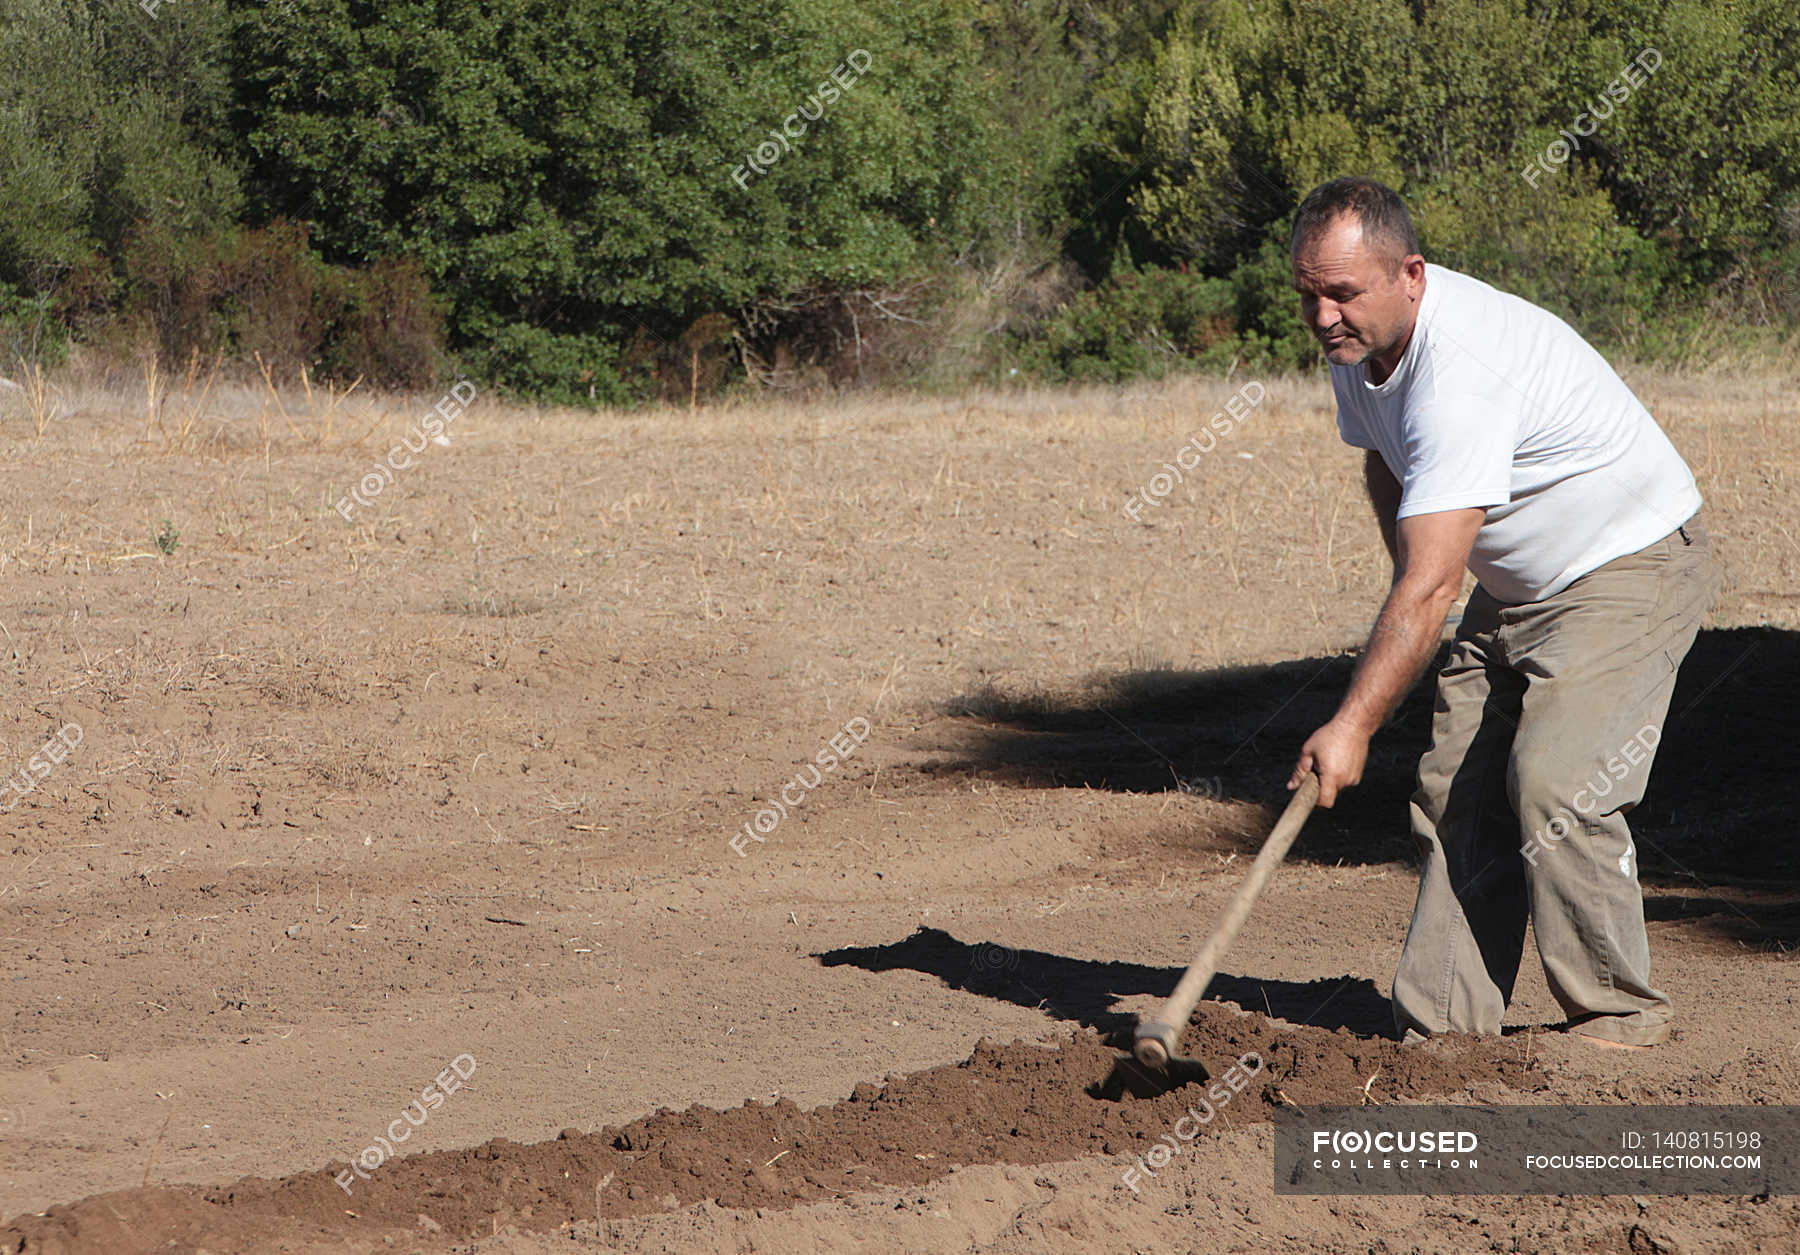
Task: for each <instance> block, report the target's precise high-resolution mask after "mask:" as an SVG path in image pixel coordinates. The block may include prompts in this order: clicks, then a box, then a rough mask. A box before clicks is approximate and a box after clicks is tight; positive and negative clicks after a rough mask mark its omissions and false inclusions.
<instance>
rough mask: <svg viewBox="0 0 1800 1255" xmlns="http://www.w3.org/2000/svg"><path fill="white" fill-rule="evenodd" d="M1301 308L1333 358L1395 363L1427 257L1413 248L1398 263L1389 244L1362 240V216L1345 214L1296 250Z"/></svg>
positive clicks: (1348, 362) (1343, 362) (1337, 362)
mask: <svg viewBox="0 0 1800 1255" xmlns="http://www.w3.org/2000/svg"><path fill="white" fill-rule="evenodd" d="M1293 262H1294V288H1295V290H1296V291H1298V292H1299V293H1300V316H1301V318H1302V319H1304V320H1305V322H1306V325H1307V328H1308V329H1309V330H1310V331H1311V332H1312V333H1313V335H1315V336H1317V337H1318V339H1319V343H1320V344H1321V345H1323V346H1324V348H1325V357H1326V359H1327V360H1328V361H1330V362H1331V364H1332V365H1334V366H1356V365H1359V364H1361V363H1362V362H1365V361H1367V360H1368V359H1369V358H1370V357H1372V356H1373V357H1378V358H1388V357H1391V358H1392V359H1393V360H1387V361H1383V362H1382V363H1381V364H1382V366H1383V367H1384V373H1385V371H1391V370H1392V369H1393V367H1394V365H1395V363H1396V362H1397V361H1398V359H1399V353H1400V350H1401V348H1402V347H1403V346H1404V345H1405V343H1406V341H1407V339H1408V338H1409V337H1410V336H1411V334H1412V325H1413V316H1414V313H1415V312H1416V310H1417V300H1418V298H1419V296H1420V295H1421V294H1422V293H1423V292H1424V290H1425V259H1424V258H1422V257H1420V256H1419V255H1418V254H1417V253H1414V254H1412V255H1410V256H1409V257H1407V258H1406V259H1405V261H1404V262H1403V263H1402V264H1401V266H1400V268H1399V273H1398V274H1396V273H1395V271H1394V259H1393V257H1392V255H1391V250H1384V249H1383V248H1382V247H1381V246H1380V245H1379V244H1378V243H1376V244H1367V243H1365V242H1364V240H1363V234H1362V224H1361V223H1359V222H1358V221H1357V220H1356V219H1355V218H1354V217H1353V216H1351V215H1350V214H1339V215H1338V217H1337V218H1336V219H1335V220H1334V221H1333V222H1332V223H1331V224H1330V225H1329V226H1327V227H1326V228H1325V229H1324V230H1323V231H1320V232H1318V233H1317V234H1316V235H1314V236H1313V237H1312V239H1310V240H1307V241H1305V242H1304V243H1302V244H1301V245H1300V247H1299V248H1298V249H1296V250H1295V252H1294V257H1293Z"/></svg>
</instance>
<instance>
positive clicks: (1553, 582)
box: [1331, 264, 1700, 604]
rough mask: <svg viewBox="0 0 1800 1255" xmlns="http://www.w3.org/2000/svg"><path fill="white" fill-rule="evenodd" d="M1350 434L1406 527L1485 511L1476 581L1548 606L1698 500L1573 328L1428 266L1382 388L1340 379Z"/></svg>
mask: <svg viewBox="0 0 1800 1255" xmlns="http://www.w3.org/2000/svg"><path fill="white" fill-rule="evenodd" d="M1331 387H1332V391H1333V392H1334V393H1336V395H1337V404H1338V432H1339V434H1341V435H1342V436H1343V438H1344V441H1345V443H1347V444H1351V445H1355V446H1356V447H1358V448H1361V449H1373V450H1375V451H1376V452H1378V453H1380V454H1381V458H1382V460H1383V461H1384V462H1386V463H1387V465H1388V469H1389V470H1390V471H1392V472H1393V473H1394V478H1395V479H1397V480H1399V481H1400V484H1401V486H1402V497H1401V501H1400V510H1399V517H1400V518H1407V517H1409V516H1411V515H1414V514H1434V513H1437V512H1438V511H1442V510H1457V509H1462V508H1464V507H1471V506H1480V507H1484V508H1486V510H1487V519H1486V521H1485V522H1484V523H1483V524H1482V525H1481V530H1480V531H1479V532H1478V533H1477V534H1476V537H1475V547H1474V549H1473V550H1472V551H1471V552H1470V554H1469V570H1471V571H1473V572H1474V573H1475V578H1476V579H1477V580H1479V581H1480V582H1481V586H1482V587H1483V588H1485V589H1486V590H1487V591H1488V593H1489V594H1491V595H1492V596H1493V597H1495V598H1496V599H1498V600H1499V601H1502V602H1506V603H1508V604H1516V603H1519V602H1526V601H1540V600H1542V599H1543V598H1545V597H1549V596H1551V595H1552V594H1554V593H1558V592H1561V591H1562V590H1563V589H1564V588H1567V587H1568V586H1569V585H1570V584H1572V583H1574V582H1575V581H1576V580H1577V579H1579V578H1580V577H1582V576H1583V575H1586V574H1587V573H1588V572H1589V571H1592V570H1594V569H1595V568H1596V567H1599V566H1603V565H1604V564H1606V563H1608V562H1611V561H1612V560H1613V559H1614V558H1618V557H1623V556H1624V555H1625V554H1628V553H1635V552H1637V551H1638V550H1639V549H1642V548H1643V547H1644V546H1646V545H1649V544H1653V543H1654V542H1656V541H1658V540H1661V539H1662V538H1663V537H1664V536H1667V535H1668V534H1669V533H1670V532H1672V531H1674V530H1675V529H1676V528H1678V527H1680V526H1681V525H1682V524H1683V523H1685V522H1687V520H1688V519H1689V518H1691V517H1692V516H1693V514H1694V512H1695V511H1697V510H1698V509H1699V508H1700V490H1699V489H1698V488H1697V487H1696V486H1695V484H1694V476H1693V473H1692V472H1691V471H1689V470H1688V466H1687V463H1686V462H1684V461H1682V458H1681V455H1680V454H1679V453H1677V452H1676V451H1675V446H1674V445H1672V444H1670V443H1669V438H1668V437H1667V436H1665V435H1664V434H1663V431H1662V428H1660V427H1658V426H1657V425H1656V420H1655V419H1654V418H1652V417H1650V412H1649V411H1648V410H1646V409H1645V408H1644V407H1643V405H1642V404H1640V403H1639V401H1638V399H1637V397H1636V396H1634V395H1633V394H1632V391H1631V389H1630V388H1628V387H1626V386H1625V381H1624V380H1622V379H1620V378H1619V376H1618V375H1617V374H1616V373H1615V372H1614V371H1613V368H1612V367H1611V366H1609V365H1607V362H1606V359H1605V358H1603V357H1601V356H1600V354H1599V353H1597V352H1596V351H1595V350H1594V349H1593V348H1592V347H1591V346H1590V345H1589V344H1588V343H1587V341H1585V340H1583V339H1582V338H1581V337H1580V336H1579V335H1578V334H1576V332H1575V330H1574V329H1573V328H1572V327H1570V326H1569V325H1568V324H1567V323H1565V322H1564V321H1563V320H1562V319H1560V318H1558V317H1556V316H1555V315H1554V314H1551V313H1549V312H1548V311H1546V310H1542V309H1539V308H1538V307H1537V306H1535V305H1533V304H1532V303H1531V302H1529V301H1526V300H1522V299H1521V298H1519V297H1516V296H1512V295H1509V294H1508V293H1505V292H1501V291H1499V290H1498V289H1496V288H1492V287H1489V286H1488V285H1487V284H1485V283H1483V282H1481V281H1480V280H1479V279H1471V278H1470V277H1469V276H1468V275H1464V274H1458V273H1457V272H1456V271H1454V270H1446V269H1444V268H1443V267H1442V266H1434V265H1429V264H1427V265H1426V267H1425V295H1424V297H1423V298H1422V299H1421V300H1420V303H1419V315H1418V321H1417V323H1416V324H1415V326H1414V328H1413V335H1412V339H1411V340H1410V341H1409V342H1408V343H1407V346H1406V352H1405V353H1404V354H1402V355H1401V358H1400V364H1399V365H1398V366H1397V367H1395V369H1394V373H1393V374H1392V375H1391V376H1389V377H1388V379H1387V382H1385V383H1383V384H1381V385H1380V386H1379V387H1378V386H1376V385H1374V384H1371V383H1370V382H1369V381H1368V376H1367V374H1366V372H1365V368H1364V367H1363V366H1360V365H1359V366H1333V367H1332V368H1331Z"/></svg>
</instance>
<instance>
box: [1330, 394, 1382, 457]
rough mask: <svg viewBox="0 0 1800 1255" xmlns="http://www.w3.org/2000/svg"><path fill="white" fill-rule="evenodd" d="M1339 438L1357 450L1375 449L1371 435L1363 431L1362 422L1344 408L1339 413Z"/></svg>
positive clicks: (1339, 409) (1339, 408)
mask: <svg viewBox="0 0 1800 1255" xmlns="http://www.w3.org/2000/svg"><path fill="white" fill-rule="evenodd" d="M1337 424H1338V436H1339V437H1340V438H1341V439H1342V440H1343V442H1344V443H1345V444H1347V445H1349V446H1351V447H1352V448H1355V449H1373V448H1374V447H1375V442H1374V441H1373V440H1371V439H1370V438H1369V433H1368V432H1366V431H1364V430H1363V425H1362V420H1360V419H1359V418H1357V417H1356V415H1354V414H1352V413H1351V412H1350V411H1349V410H1347V409H1345V408H1344V407H1343V406H1341V405H1340V406H1338V412H1337Z"/></svg>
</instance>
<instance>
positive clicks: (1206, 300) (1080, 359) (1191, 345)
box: [1023, 267, 1239, 383]
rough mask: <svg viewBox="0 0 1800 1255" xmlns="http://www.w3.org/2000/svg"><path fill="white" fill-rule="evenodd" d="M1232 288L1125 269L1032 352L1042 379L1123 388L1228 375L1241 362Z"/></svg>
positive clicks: (1026, 356)
mask: <svg viewBox="0 0 1800 1255" xmlns="http://www.w3.org/2000/svg"><path fill="white" fill-rule="evenodd" d="M1233 304H1234V293H1233V290H1232V285H1231V284H1230V283H1228V282H1226V281H1225V280H1222V279H1208V278H1203V277H1201V276H1200V275H1195V274H1185V273H1183V272H1181V271H1179V270H1164V269H1160V268H1155V267H1148V268H1145V269H1143V270H1125V271H1121V272H1120V273H1119V274H1116V275H1114V276H1113V277H1112V278H1111V279H1109V280H1108V281H1107V282H1106V283H1104V284H1102V285H1101V286H1100V287H1098V288H1095V289H1093V290H1091V291H1088V292H1083V293H1081V294H1079V295H1078V296H1076V297H1075V299H1074V300H1072V301H1070V302H1069V303H1068V304H1067V305H1066V306H1064V307H1063V308H1062V309H1061V310H1060V311H1059V312H1058V313H1057V314H1055V315H1054V316H1053V317H1052V318H1050V319H1049V321H1048V322H1047V323H1046V324H1045V326H1044V328H1043V331H1042V334H1041V335H1040V337H1039V338H1038V339H1036V340H1034V341H1032V342H1030V343H1029V344H1027V345H1026V347H1025V349H1024V352H1023V360H1024V361H1025V363H1026V365H1027V367H1028V368H1030V369H1031V370H1033V371H1034V372H1035V373H1036V374H1037V375H1038V376H1039V377H1041V378H1043V379H1046V380H1051V381H1062V380H1091V381H1100V382H1107V383H1117V382H1120V381H1122V380H1126V379H1131V378H1136V377H1138V376H1148V377H1150V378H1161V377H1162V376H1163V375H1166V374H1168V373H1169V372H1171V371H1175V370H1183V369H1186V370H1224V369H1226V368H1227V367H1229V366H1230V364H1231V362H1232V360H1233V359H1234V358H1235V357H1236V356H1237V355H1238V352H1239V345H1238V341H1237V335H1236V326H1235V323H1234V320H1233Z"/></svg>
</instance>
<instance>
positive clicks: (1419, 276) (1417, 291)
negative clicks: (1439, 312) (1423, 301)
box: [1400, 253, 1425, 301]
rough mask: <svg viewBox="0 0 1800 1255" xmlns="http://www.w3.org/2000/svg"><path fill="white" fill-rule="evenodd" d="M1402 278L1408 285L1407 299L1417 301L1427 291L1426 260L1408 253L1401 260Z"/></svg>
mask: <svg viewBox="0 0 1800 1255" xmlns="http://www.w3.org/2000/svg"><path fill="white" fill-rule="evenodd" d="M1400 278H1401V281H1402V282H1404V283H1405V284H1406V297H1407V299H1408V300H1411V301H1416V300H1418V299H1419V297H1420V296H1421V295H1423V294H1424V291H1425V258H1424V257H1422V256H1421V255H1420V254H1418V253H1408V254H1407V255H1406V256H1405V257H1403V258H1401V259H1400Z"/></svg>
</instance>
